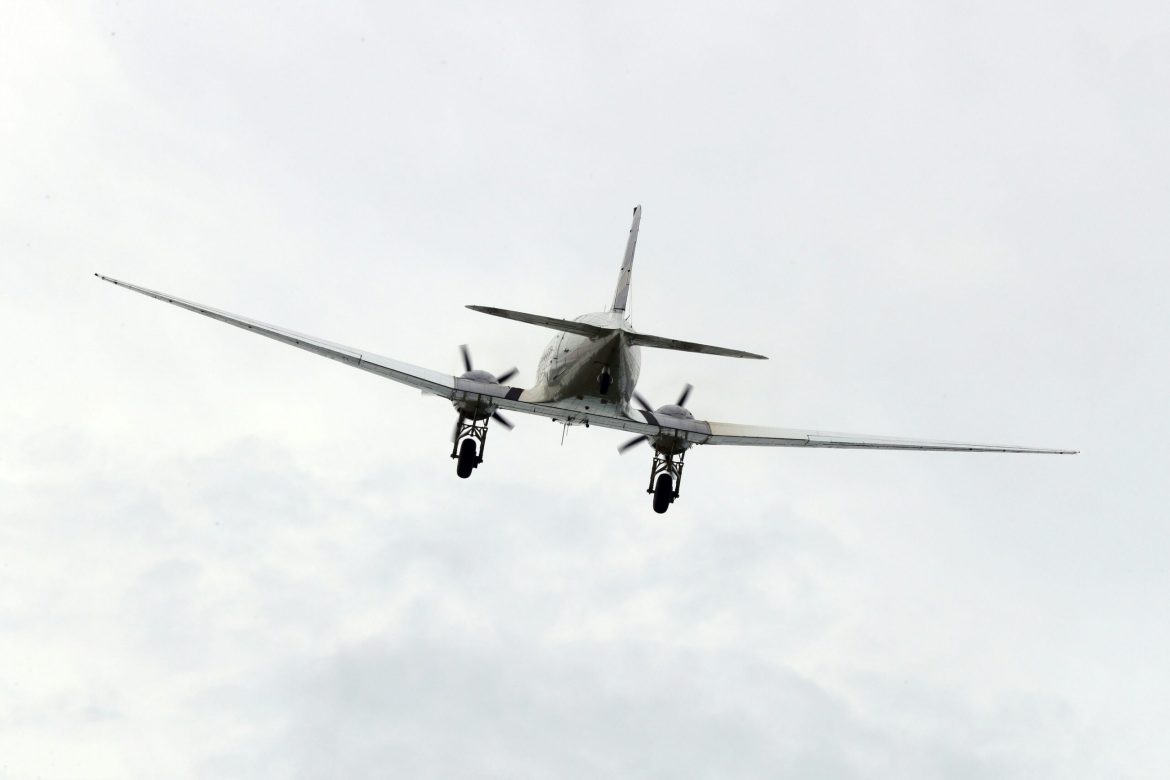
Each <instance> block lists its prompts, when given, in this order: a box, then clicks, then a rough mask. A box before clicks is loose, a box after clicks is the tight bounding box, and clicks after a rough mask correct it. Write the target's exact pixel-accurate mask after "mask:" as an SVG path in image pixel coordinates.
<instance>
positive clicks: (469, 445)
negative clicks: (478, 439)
mask: <svg viewBox="0 0 1170 780" xmlns="http://www.w3.org/2000/svg"><path fill="white" fill-rule="evenodd" d="M478 460H479V456H478V455H477V454H476V452H475V442H474V441H473V440H471V439H464V440H463V443H462V444H460V445H459V460H458V461H456V463H455V473H456V474H458V475H459V478H460V479H467V478H468V477H470V476H471V470H472V469H474V468H475V467H476V466H478V465H479V463H478V462H477V461H478Z"/></svg>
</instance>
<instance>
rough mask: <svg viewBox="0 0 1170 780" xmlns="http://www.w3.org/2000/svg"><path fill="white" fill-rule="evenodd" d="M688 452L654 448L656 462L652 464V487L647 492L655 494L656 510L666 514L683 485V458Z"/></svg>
mask: <svg viewBox="0 0 1170 780" xmlns="http://www.w3.org/2000/svg"><path fill="white" fill-rule="evenodd" d="M685 458H686V452H685V451H680V452H667V453H662V452H659V451H658V450H654V462H653V463H651V464H650V487H648V488H646V492H647V493H650V494H652V495H653V496H654V511H655V512H657V513H658V514H660V515H661V514H665V512H666V510H667V509H670V505H671V504H673V503H674V500H675V499H676V498H678V490H679V487H680V486H681V485H682V471H683V460H684V459H685Z"/></svg>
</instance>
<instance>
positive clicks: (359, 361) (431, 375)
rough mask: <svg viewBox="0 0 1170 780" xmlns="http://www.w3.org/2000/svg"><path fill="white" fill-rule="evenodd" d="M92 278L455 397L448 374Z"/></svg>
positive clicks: (442, 394) (112, 280) (128, 286)
mask: <svg viewBox="0 0 1170 780" xmlns="http://www.w3.org/2000/svg"><path fill="white" fill-rule="evenodd" d="M94 276H96V277H98V278H99V279H102V280H104V281H107V282H109V283H110V284H114V285H117V286H118V287H125V288H126V289H127V290H133V291H134V292H138V293H142V294H143V295H149V296H150V297H151V298H156V299H158V300H160V301H164V302H166V303H171V304H174V305H175V306H178V307H180V308H183V309H187V310H188V311H193V312H195V313H196V314H202V315H203V316H205V317H211V318H212V319H213V320H219V321H220V322H226V323H227V324H228V325H234V326H236V327H237V328H242V329H244V330H247V331H251V332H252V333H257V334H259V335H261V336H266V337H267V338H270V339H274V340H276V341H280V342H282V343H284V344H288V345H290V346H293V347H296V348H298V349H303V350H305V351H307V352H312V353H314V354H317V355H323V356H324V357H327V358H330V359H331V360H336V361H338V362H341V363H345V364H346V365H348V366H353V367H354V368H360V369H361V370H363V371H369V372H370V373H371V374H377V375H378V376H382V377H385V378H387V379H393V380H394V381H395V382H401V383H402V384H404V385H409V386H411V387H416V388H418V389H419V390H422V391H423V392H424V393H431V394H434V395H438V396H442V397H443V398H453V397H454V396H455V393H456V378H455V377H454V376H451V375H450V374H443V373H440V372H438V371H431V370H430V369H427V368H421V367H419V366H413V365H411V364H410V363H403V362H402V361H400V360H394V359H392V358H388V357H383V356H382V355H375V354H374V353H372V352H366V351H365V350H361V349H355V348H354V347H347V346H344V345H342V344H334V343H333V342H331V341H325V340H323V339H319V338H316V337H314V336H306V335H305V334H303V333H297V332H296V331H292V330H287V329H285V328H280V327H277V326H275V325H269V324H268V323H265V322H260V321H258V320H252V319H248V318H247V317H240V316H238V315H236V314H231V313H229V312H226V311H221V310H219V309H213V308H211V307H210V306H204V305H203V304H201V303H192V302H191V301H185V300H183V299H182V298H176V297H174V296H172V295H167V294H166V293H160V292H156V291H154V290H148V289H146V288H145V287H139V286H137V285H134V284H129V283H127V282H122V281H119V280H117V279H111V278H110V277H108V276H102V275H101V274H94Z"/></svg>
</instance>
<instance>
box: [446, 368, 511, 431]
mask: <svg viewBox="0 0 1170 780" xmlns="http://www.w3.org/2000/svg"><path fill="white" fill-rule="evenodd" d="M459 378H460V379H468V380H471V381H472V382H479V383H481V384H485V385H498V384H499V383H500V382H499V380H497V379H496V377H495V375H494V374H492V373H490V372H488V371H480V370H478V369H473V370H471V371H464V372H463V373H462V374H461V375H460V376H459ZM451 405H452V406H454V407H455V410H456V411H457V412H459V414H461V415H463V416H464V417H466V418H467V419H469V420H483V419H486V418H488V417H491V416H492V412H494V411H495V410H496V405H495V404H494V403H492V402H491V401H490V400H488V399H487V398H482V399H479V400H466V401H452V402H451Z"/></svg>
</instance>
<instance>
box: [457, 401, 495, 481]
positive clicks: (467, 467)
mask: <svg viewBox="0 0 1170 780" xmlns="http://www.w3.org/2000/svg"><path fill="white" fill-rule="evenodd" d="M489 419H491V418H489V417H484V418H483V419H482V420H477V419H475V418H471V419H470V420H468V418H466V417H464V416H463V415H462V414H461V415H459V422H457V423H455V439H454V441H453V442H452V444H451V457H452V458H455V459H456V463H455V473H456V474H458V475H459V477H460V479H467V478H468V477H470V476H471V471H472V469H475V468H477V467H478V466H479V464H481V463H483V451H484V448H485V447H486V446H487V429H488V420H489ZM476 442H478V443H479V445H478V447H477V446H476ZM477 450H478V451H477Z"/></svg>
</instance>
